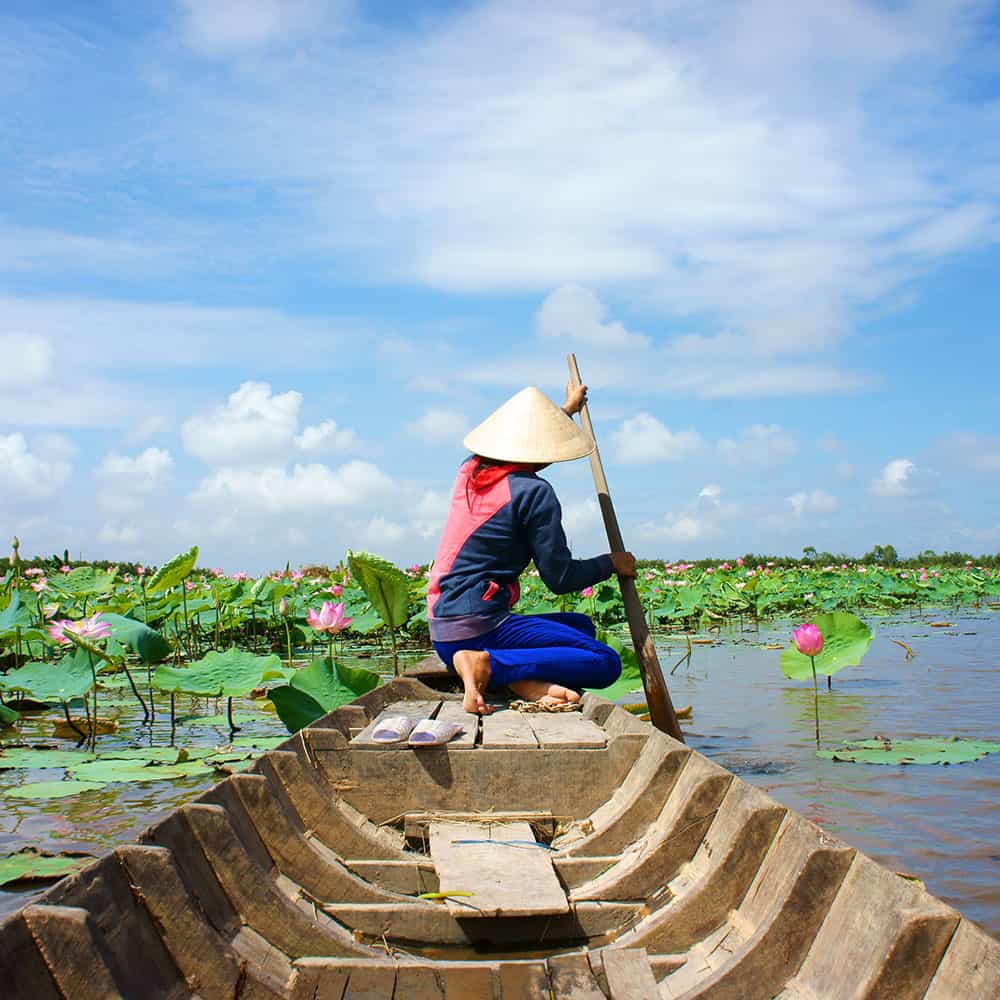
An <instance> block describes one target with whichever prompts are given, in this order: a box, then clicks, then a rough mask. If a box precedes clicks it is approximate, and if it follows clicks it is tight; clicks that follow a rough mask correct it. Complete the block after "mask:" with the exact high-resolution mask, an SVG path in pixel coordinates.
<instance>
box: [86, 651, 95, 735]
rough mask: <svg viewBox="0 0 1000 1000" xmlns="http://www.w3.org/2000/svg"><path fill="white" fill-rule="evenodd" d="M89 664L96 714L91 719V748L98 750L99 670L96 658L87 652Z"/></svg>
mask: <svg viewBox="0 0 1000 1000" xmlns="http://www.w3.org/2000/svg"><path fill="white" fill-rule="evenodd" d="M87 662H88V663H89V664H90V676H91V677H92V678H93V679H94V714H93V716H91V719H90V748H91V750H96V749H97V668H96V667H95V666H94V656H93V654H92V653H91V652H90V650H87Z"/></svg>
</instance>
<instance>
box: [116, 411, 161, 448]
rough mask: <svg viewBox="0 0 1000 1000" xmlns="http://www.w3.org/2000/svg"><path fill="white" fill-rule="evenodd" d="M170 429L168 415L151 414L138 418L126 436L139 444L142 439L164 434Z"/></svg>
mask: <svg viewBox="0 0 1000 1000" xmlns="http://www.w3.org/2000/svg"><path fill="white" fill-rule="evenodd" d="M168 430H170V421H169V420H167V418H166V417H164V416H162V415H161V414H151V415H150V416H148V417H143V418H142V419H140V420H138V421H137V422H136V423H135V425H134V426H133V427H132V428H131V429H130V430H129V431H128V433H127V434H126V438H127V440H128V441H130V442H131V443H133V444H138V443H139V442H140V441H145V440H146V439H147V438H151V437H153V436H154V435H155V434H163V433H165V432H166V431H168Z"/></svg>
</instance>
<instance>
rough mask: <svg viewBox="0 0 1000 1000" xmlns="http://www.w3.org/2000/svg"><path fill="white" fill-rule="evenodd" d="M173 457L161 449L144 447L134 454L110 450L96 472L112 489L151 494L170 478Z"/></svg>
mask: <svg viewBox="0 0 1000 1000" xmlns="http://www.w3.org/2000/svg"><path fill="white" fill-rule="evenodd" d="M173 468H174V460H173V458H172V457H171V455H170V452H169V451H167V450H166V449H164V448H147V449H146V450H145V451H143V452H140V453H139V454H138V455H135V456H134V457H129V456H128V455H119V454H118V453H117V452H114V451H112V452H110V453H109V454H107V455H105V457H104V461H103V462H101V464H100V465H99V466H98V467H97V470H96V472H95V475H96V476H97V478H98V479H100V480H102V481H103V482H105V483H106V484H107V485H108V486H109V487H111V488H114V489H124V490H128V491H129V492H133V493H150V492H152V491H153V490H155V489H157V488H159V487H161V486H163V485H164V483H166V482H167V480H168V479H169V478H170V474H171V472H172V471H173Z"/></svg>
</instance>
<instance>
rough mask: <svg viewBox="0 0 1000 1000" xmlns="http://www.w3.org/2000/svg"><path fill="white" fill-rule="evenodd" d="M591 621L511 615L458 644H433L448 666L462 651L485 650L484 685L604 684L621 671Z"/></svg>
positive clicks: (573, 615) (564, 616)
mask: <svg viewBox="0 0 1000 1000" xmlns="http://www.w3.org/2000/svg"><path fill="white" fill-rule="evenodd" d="M594 636H595V630H594V623H593V622H592V621H591V620H590V619H589V618H588V617H587V616H586V615H580V614H576V613H574V612H565V613H562V614H552V615H511V616H510V617H509V618H507V619H506V620H504V621H502V622H501V623H500V624H499V625H498V626H497V627H496V628H495V629H493V631H492V632H487V633H486V634H485V635H477V636H474V637H473V638H471V639H463V640H461V641H460V642H435V643H434V650H435V652H436V653H437V654H438V656H440V657H441V659H442V660H444V663H445V665H446V666H447V667H448V669H449V670H454V669H455V666H454V657H455V654H456V653H457V652H459V651H460V650H463V649H477V650H485V651H486V652H487V653H489V654H490V689H491V690H495V689H497V688H504V687H507V686H509V685H510V684H511V683H513V682H515V681H529V680H530V681H550V682H552V683H553V684H562V685H563V686H564V687H568V688H573V689H574V690H577V691H579V690H581V689H582V688H596V689H600V688H605V687H607V686H608V685H609V684H613V683H614V682H615V681H616V680H617V679H618V676H619V675H620V674H621V672H622V663H621V660H620V659H619V658H618V654H617V653H616V652H615V651H614V650H613V649H612V648H611V647H610V646H605V645H604V643H603V642H598V641H597V639H595V638H594Z"/></svg>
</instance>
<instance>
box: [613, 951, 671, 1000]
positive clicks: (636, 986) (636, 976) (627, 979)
mask: <svg viewBox="0 0 1000 1000" xmlns="http://www.w3.org/2000/svg"><path fill="white" fill-rule="evenodd" d="M601 958H602V959H603V962H604V976H605V978H606V979H607V981H608V990H609V991H610V993H611V1000H659V997H660V991H659V987H658V986H657V985H656V977H655V976H654V975H653V970H652V968H651V966H650V964H649V956H648V955H647V954H646V949H645V948H605V949H604V950H603V951H602V952H601Z"/></svg>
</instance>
